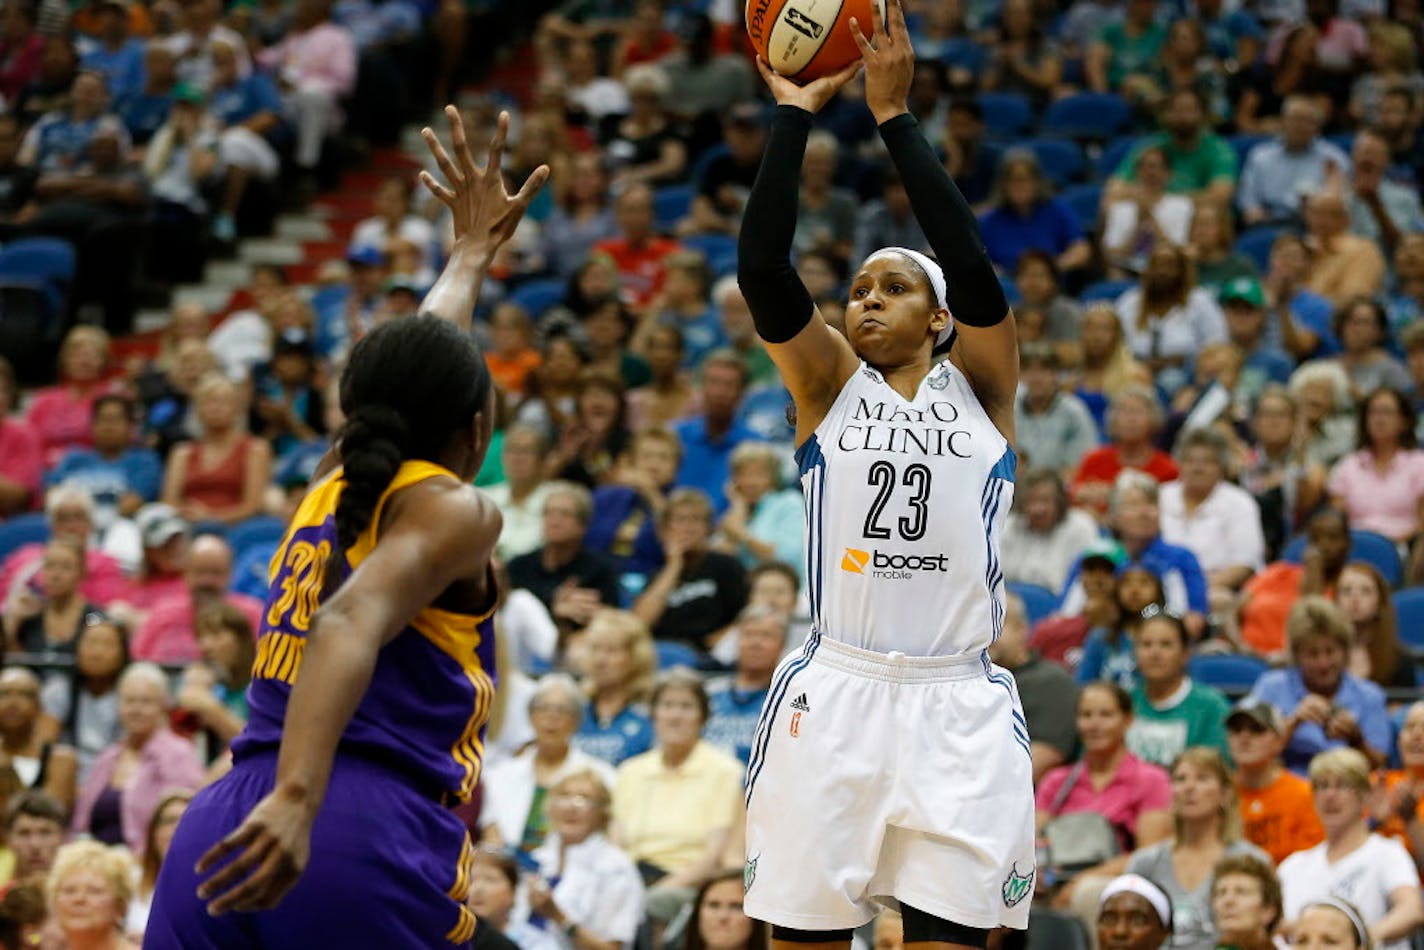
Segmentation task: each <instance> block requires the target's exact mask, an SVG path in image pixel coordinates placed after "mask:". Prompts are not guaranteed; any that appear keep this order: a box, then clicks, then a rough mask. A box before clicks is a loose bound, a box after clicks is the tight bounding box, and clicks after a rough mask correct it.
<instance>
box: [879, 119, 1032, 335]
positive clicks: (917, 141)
mask: <svg viewBox="0 0 1424 950" xmlns="http://www.w3.org/2000/svg"><path fill="white" fill-rule="evenodd" d="M880 137H881V138H882V139H884V141H885V147H886V148H887V149H889V151H890V158H891V160H893V161H894V162H895V167H896V168H897V169H898V170H899V172H900V180H901V181H903V182H904V183H905V193H906V195H908V196H909V198H910V207H912V208H914V209H915V219H916V220H917V221H919V222H920V229H921V230H923V231H924V232H925V239H926V240H927V241H929V242H930V247H931V249H933V250H934V254H935V259H936V260H937V261H938V262H939V266H940V267H942V268H944V281H945V284H946V290H945V296H946V297H947V298H948V301H947V302H948V303H949V312H950V313H951V314H952V315H953V316H954V319H955V322H957V323H962V324H964V325H966V326H971V327H992V326H996V325H998V324H999V323H1002V322H1003V320H1004V317H1006V316H1008V312H1009V302H1008V300H1007V299H1005V297H1004V288H1003V285H1001V284H1000V283H999V277H998V275H997V274H995V273H994V265H993V264H991V263H990V262H989V254H988V252H987V251H985V250H984V241H983V239H982V238H980V236H979V222H978V221H977V220H975V218H974V212H973V211H972V210H971V209H970V207H969V202H967V201H965V200H964V196H963V195H962V194H960V193H959V187H958V186H957V185H955V183H954V180H953V179H952V178H950V177H949V173H948V172H947V171H945V170H944V166H943V165H941V164H940V162H939V159H938V158H936V157H935V153H934V150H933V149H932V148H930V143H929V142H927V141H925V137H924V135H922V134H921V133H920V124H919V123H918V122H916V121H915V117H914V116H912V115H910V114H909V113H908V112H906V113H903V114H901V115H897V116H896V117H895V118H893V119H890V120H889V121H888V122H886V123H885V124H884V125H882V126H880Z"/></svg>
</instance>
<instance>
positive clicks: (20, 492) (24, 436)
mask: <svg viewBox="0 0 1424 950" xmlns="http://www.w3.org/2000/svg"><path fill="white" fill-rule="evenodd" d="M17 392H18V390H17V389H16V384H15V370H14V367H12V366H11V365H10V362H9V360H7V359H5V357H3V356H0V518H3V517H4V516H6V515H12V514H15V513H16V512H20V511H24V510H25V509H26V508H28V507H30V505H31V504H32V503H33V502H34V501H35V499H36V497H37V496H38V495H39V489H40V475H41V474H42V473H43V471H44V462H43V460H42V459H41V457H40V437H39V434H38V433H36V432H35V430H34V427H33V426H31V425H30V424H29V423H28V422H26V421H24V420H23V419H14V418H11V416H10V412H11V410H13V409H14V408H15V396H16V394H17Z"/></svg>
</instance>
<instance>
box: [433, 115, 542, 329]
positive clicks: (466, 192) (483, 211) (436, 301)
mask: <svg viewBox="0 0 1424 950" xmlns="http://www.w3.org/2000/svg"><path fill="white" fill-rule="evenodd" d="M445 117H446V118H447V119H449V121H450V148H451V150H452V151H453V152H454V153H455V157H454V159H453V160H452V159H451V157H450V155H449V154H448V153H447V152H446V151H445V148H444V146H442V145H441V144H440V139H438V138H437V137H436V135H435V132H434V131H433V130H431V129H429V128H425V129H422V130H421V135H423V136H424V137H425V144H426V145H427V146H428V147H429V148H430V153H431V154H432V155H433V156H435V164H436V165H438V166H440V173H441V174H442V175H444V176H445V180H446V181H447V182H448V183H449V187H446V186H445V185H442V184H440V182H438V181H436V180H435V176H434V175H432V174H430V172H427V171H422V172H421V173H420V181H421V183H422V184H423V185H425V187H426V188H428V189H430V193H431V194H433V195H434V196H435V197H436V198H438V199H439V200H440V201H441V202H442V203H443V204H444V205H445V207H447V208H449V209H450V212H451V214H452V215H453V216H454V219H455V243H454V244H453V245H452V246H451V248H450V260H449V261H448V262H447V263H446V264H445V269H444V270H443V271H441V272H440V278H439V279H438V280H436V281H435V286H433V287H431V288H430V292H429V293H427V294H426V295H425V303H424V305H423V306H422V307H421V312H422V313H429V314H433V315H435V316H437V317H443V318H444V319H446V320H450V321H452V322H454V323H456V324H458V325H459V326H461V327H463V328H465V329H466V330H468V329H469V328H470V325H471V324H472V323H473V321H474V313H475V304H476V303H478V302H479V298H480V285H481V284H483V283H484V279H485V271H486V270H487V269H488V268H489V264H490V261H491V260H493V259H494V255H495V252H496V251H498V250H499V248H500V245H502V244H504V242H505V241H508V240H509V238H510V236H511V235H513V234H514V229H515V227H517V226H518V224H519V221H520V219H521V218H523V217H524V212H525V211H526V210H528V208H529V202H530V201H532V200H533V199H534V195H535V193H536V192H538V191H539V189H540V188H541V187H542V186H543V184H544V182H545V181H547V180H548V178H549V166H548V165H540V166H539V167H538V168H536V169H534V171H533V172H531V173H530V175H529V178H528V179H527V180H525V182H524V186H523V187H522V188H520V189H519V192H518V193H517V194H514V195H510V194H509V192H508V191H506V190H505V187H504V175H503V173H502V172H501V169H500V163H501V160H502V159H503V157H504V140H505V137H506V136H507V135H508V134H509V113H507V112H501V113H500V114H499V123H498V126H497V127H496V129H495V133H494V138H493V139H492V140H491V141H490V146H489V154H488V156H487V157H486V158H485V164H484V167H483V168H480V167H479V166H477V165H476V164H475V158H474V156H473V155H472V154H470V146H469V143H468V142H467V141H466V140H465V125H464V123H463V122H461V121H460V112H459V110H458V109H456V108H455V107H454V106H446V107H445Z"/></svg>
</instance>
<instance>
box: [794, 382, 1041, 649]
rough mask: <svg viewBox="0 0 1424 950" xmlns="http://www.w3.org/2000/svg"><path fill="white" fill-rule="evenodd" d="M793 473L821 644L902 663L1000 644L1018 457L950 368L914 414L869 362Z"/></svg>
mask: <svg viewBox="0 0 1424 950" xmlns="http://www.w3.org/2000/svg"><path fill="white" fill-rule="evenodd" d="M796 461H797V464H798V466H799V468H800V471H801V484H802V487H803V488H804V490H805V493H806V565H807V570H806V583H807V587H808V593H809V595H810V601H811V622H812V625H813V627H814V629H815V630H816V631H817V632H819V634H820V635H821V636H823V637H829V638H831V639H833V640H838V641H840V642H842V643H846V644H849V645H851V646H854V647H859V648H861V649H863V650H871V651H874V652H876V653H892V652H898V653H902V654H905V655H906V656H948V655H953V654H958V653H976V652H979V651H981V650H983V649H985V648H986V647H987V646H988V645H989V644H990V643H992V642H993V641H994V640H996V639H998V636H999V634H1000V633H1001V632H1002V630H1003V623H1004V573H1003V569H1002V566H1001V562H1000V559H999V538H1000V535H1001V533H1002V531H1003V525H1004V523H1005V521H1007V519H1008V515H1009V509H1010V508H1011V507H1012V504H1013V495H1014V471H1015V468H1016V466H1017V457H1016V456H1015V455H1014V451H1013V448H1012V447H1011V446H1010V445H1009V444H1008V440H1006V439H1005V438H1004V436H1003V435H1002V434H1001V433H1000V432H999V430H998V429H997V428H995V426H994V424H993V422H991V421H990V420H989V417H988V414H987V413H985V411H984V409H983V407H982V406H980V404H979V400H978V398H977V397H976V396H975V395H974V391H973V390H972V389H971V388H970V385H969V381H968V380H967V379H965V377H964V374H962V373H961V372H960V371H959V370H958V369H956V368H955V366H954V365H953V364H952V363H951V362H950V361H949V360H945V361H944V362H942V363H939V364H938V365H937V366H935V367H934V368H932V369H931V370H930V372H929V374H928V375H927V376H926V377H925V379H924V380H923V381H922V382H921V383H920V388H919V390H918V391H917V392H916V393H915V398H914V399H913V400H911V401H908V402H907V401H906V400H905V399H904V398H903V397H901V396H900V394H899V393H897V392H895V390H893V389H892V388H890V386H889V385H888V384H887V383H886V382H885V380H884V377H882V376H881V375H880V373H879V372H877V371H876V370H875V369H873V368H872V367H870V366H867V365H866V364H865V363H861V365H860V368H859V369H857V370H856V372H855V373H854V375H852V376H851V378H850V379H849V380H847V381H846V384H845V386H844V387H843V388H842V389H841V391H840V395H838V396H837V397H836V401H835V403H834V404H833V405H832V406H831V409H830V411H829V412H828V413H827V414H826V417H825V419H823V420H822V421H821V424H820V425H819V426H817V427H816V431H815V432H814V433H813V434H812V436H811V437H810V438H809V439H807V440H806V442H805V444H803V445H802V446H801V447H800V448H799V449H798V450H797V452H796Z"/></svg>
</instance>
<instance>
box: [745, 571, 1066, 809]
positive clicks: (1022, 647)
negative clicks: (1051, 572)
mask: <svg viewBox="0 0 1424 950" xmlns="http://www.w3.org/2000/svg"><path fill="white" fill-rule="evenodd" d="M743 635H744V636H745V634H743ZM989 659H991V660H993V661H994V662H995V663H997V664H998V665H1000V666H1002V667H1003V668H1004V669H1006V670H1008V671H1009V672H1010V673H1012V674H1013V676H1014V682H1015V683H1016V684H1017V686H1018V691H1019V698H1020V699H1021V700H1022V701H1023V712H1024V718H1025V719H1026V720H1027V721H1028V736H1029V746H1030V749H1031V751H1032V756H1033V780H1034V782H1035V783H1037V782H1038V781H1039V779H1041V778H1043V776H1044V775H1045V774H1047V772H1048V770H1049V769H1052V768H1056V767H1057V766H1059V765H1062V764H1063V763H1064V762H1067V761H1068V759H1069V757H1070V756H1071V755H1072V754H1073V747H1074V745H1075V744H1076V743H1077V741H1078V734H1077V730H1076V729H1075V728H1074V724H1073V719H1074V711H1075V710H1076V709H1077V708H1078V686H1077V684H1076V683H1074V682H1073V677H1072V676H1070V675H1069V673H1068V671H1067V670H1065V669H1064V668H1063V667H1061V666H1059V665H1058V664H1057V663H1052V662H1050V661H1048V660H1045V659H1044V658H1043V657H1041V656H1039V655H1038V653H1037V652H1036V651H1035V650H1034V649H1033V648H1032V647H1031V646H1030V645H1029V640H1028V613H1027V611H1026V610H1025V609H1024V603H1023V600H1022V599H1021V598H1020V597H1019V596H1018V595H1017V594H1009V595H1008V597H1007V598H1006V599H1005V602H1004V632H1003V635H1002V636H1000V637H999V639H997V640H995V641H994V643H993V645H992V646H990V647H989Z"/></svg>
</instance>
